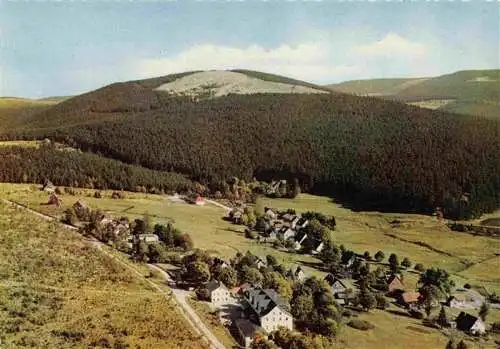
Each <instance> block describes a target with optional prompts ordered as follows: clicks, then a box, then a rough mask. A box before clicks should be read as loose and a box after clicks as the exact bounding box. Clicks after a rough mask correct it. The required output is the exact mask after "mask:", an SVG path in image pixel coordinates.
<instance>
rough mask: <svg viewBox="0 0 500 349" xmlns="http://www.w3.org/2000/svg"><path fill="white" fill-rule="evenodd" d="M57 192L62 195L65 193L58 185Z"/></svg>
mask: <svg viewBox="0 0 500 349" xmlns="http://www.w3.org/2000/svg"><path fill="white" fill-rule="evenodd" d="M55 193H56V194H57V195H62V194H63V191H62V190H61V188H59V187H57V188H56V190H55Z"/></svg>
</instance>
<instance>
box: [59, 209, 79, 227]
mask: <svg viewBox="0 0 500 349" xmlns="http://www.w3.org/2000/svg"><path fill="white" fill-rule="evenodd" d="M61 221H62V222H63V223H65V224H69V225H74V224H75V223H76V221H77V219H76V214H75V210H73V208H71V207H70V208H68V209H66V210H65V211H64V212H63V218H62V219H61Z"/></svg>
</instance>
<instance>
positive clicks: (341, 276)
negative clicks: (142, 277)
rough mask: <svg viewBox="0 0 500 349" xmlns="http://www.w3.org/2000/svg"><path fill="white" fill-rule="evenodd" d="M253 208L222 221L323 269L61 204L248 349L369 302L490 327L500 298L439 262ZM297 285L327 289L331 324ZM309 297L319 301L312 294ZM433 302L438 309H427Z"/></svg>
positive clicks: (450, 322)
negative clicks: (199, 245)
mask: <svg viewBox="0 0 500 349" xmlns="http://www.w3.org/2000/svg"><path fill="white" fill-rule="evenodd" d="M42 190H44V191H45V192H47V193H48V197H49V199H48V202H47V204H48V205H56V206H59V205H61V198H60V196H59V195H58V194H57V190H58V188H56V187H54V186H53V185H52V184H51V183H46V184H45V185H44V186H43V187H42ZM96 193H97V192H96ZM95 195H99V194H95ZM120 195H121V194H120V193H119V192H113V194H112V198H113V199H116V200H119V199H120ZM172 200H178V201H179V202H185V203H187V204H192V205H200V206H203V205H205V203H206V202H205V198H203V197H202V196H200V195H194V194H193V195H188V196H180V195H174V196H173V197H172ZM258 206H259V204H256V205H253V206H250V205H242V204H240V205H238V206H236V207H234V208H232V209H231V210H230V211H228V212H227V215H226V216H225V217H224V219H226V220H228V221H230V222H232V223H233V224H236V225H244V226H245V236H246V237H247V238H248V239H250V240H254V241H255V243H257V244H269V245H271V246H273V248H276V249H279V250H282V251H287V253H298V254H309V255H312V256H314V257H316V258H317V259H318V260H320V261H321V263H319V265H318V266H317V268H318V269H319V270H321V271H322V272H323V273H324V277H322V278H318V277H317V276H316V275H315V276H312V275H308V274H306V272H305V271H304V270H303V268H301V267H300V266H296V267H293V268H286V267H285V266H283V265H281V264H279V263H278V261H277V260H276V258H274V257H273V256H272V255H267V256H257V255H253V254H252V253H250V252H247V253H246V254H242V253H237V254H236V255H235V256H234V258H231V259H227V258H222V257H220V256H214V255H210V254H208V253H206V252H204V251H203V250H198V249H193V242H192V241H191V238H190V237H189V235H188V234H185V233H182V232H180V231H179V230H178V229H176V228H175V227H173V226H172V225H170V224H168V225H166V226H164V225H161V224H156V225H154V227H153V228H152V229H151V225H152V224H151V222H147V221H146V218H145V219H135V221H133V222H129V220H128V219H127V218H125V217H120V218H116V217H110V216H109V215H105V214H102V213H101V212H98V211H93V210H92V209H91V208H90V207H89V206H88V205H87V204H86V203H85V202H84V201H82V200H78V201H76V202H75V203H74V204H73V205H72V208H71V209H68V210H66V211H65V213H64V216H63V219H62V220H63V222H64V223H67V224H71V225H76V226H80V228H81V232H82V233H83V234H85V235H88V236H93V237H95V238H97V239H98V240H99V241H101V242H105V243H108V244H109V245H110V246H113V247H114V248H116V249H117V250H119V251H122V252H124V253H127V254H128V255H130V256H131V258H132V259H133V260H134V261H136V262H148V263H156V264H157V265H160V266H161V265H170V266H171V268H169V269H167V271H168V273H169V274H170V275H171V277H172V280H173V282H172V283H170V284H169V286H170V287H172V288H179V289H184V290H188V291H192V292H194V294H195V295H196V298H197V299H198V301H201V302H208V304H209V305H210V308H211V309H212V311H213V312H214V313H215V314H217V317H218V319H219V321H220V324H221V325H222V326H225V327H227V328H228V330H229V332H230V333H231V334H232V335H233V336H234V337H235V339H236V340H237V342H238V343H240V345H242V346H243V347H245V348H251V347H252V343H254V342H255V341H269V343H271V344H269V345H272V342H274V343H275V344H277V343H276V342H279V341H280V340H281V339H276V333H277V331H285V330H284V329H286V331H289V332H287V333H288V335H290V336H292V334H294V333H295V335H294V336H296V338H301V337H300V336H306V335H307V333H309V334H310V333H316V334H317V335H322V336H324V337H325V338H327V339H333V338H334V337H335V334H336V331H338V328H340V326H341V325H344V324H346V325H347V326H350V327H353V328H358V329H360V330H369V329H370V326H371V324H369V323H363V321H362V320H357V319H356V317H357V314H358V312H360V311H361V312H363V311H365V312H366V311H370V310H371V309H379V310H384V311H390V312H394V313H400V314H404V313H406V314H407V315H408V316H410V317H413V318H415V319H419V320H422V323H423V324H425V325H426V326H429V327H434V328H438V329H440V330H442V331H443V333H446V334H447V335H450V334H451V333H453V332H452V331H460V332H461V333H463V334H465V335H467V336H473V337H481V336H485V335H487V333H488V331H489V330H494V331H495V330H497V329H496V327H495V326H497V324H494V325H493V327H492V328H491V329H488V328H487V325H486V323H485V319H486V317H487V316H488V311H489V309H490V307H493V308H498V307H499V306H500V304H498V297H496V298H494V297H493V298H491V297H490V299H487V298H486V297H484V296H482V295H481V294H479V293H478V292H477V291H475V290H473V289H471V287H470V285H467V284H466V285H461V286H459V287H457V286H456V285H455V284H454V283H453V281H452V280H451V279H450V275H449V274H448V273H447V272H446V271H445V270H442V269H439V268H432V267H430V268H425V267H424V266H423V265H422V264H421V263H415V264H413V263H412V262H411V261H410V260H409V259H408V258H404V259H403V260H402V261H400V260H399V257H398V256H397V255H395V254H390V255H389V256H388V258H386V257H387V256H386V254H385V253H384V252H383V251H379V252H377V253H376V254H375V255H374V256H371V255H370V254H369V253H367V252H365V253H357V252H355V251H351V250H348V249H346V248H344V246H342V245H340V246H337V245H336V244H335V243H334V240H335V227H336V220H335V217H327V216H325V215H323V214H321V213H318V212H312V211H309V212H304V213H303V214H297V213H296V212H295V210H293V209H288V210H282V211H280V210H276V209H273V208H270V207H262V208H260V207H258ZM258 210H260V211H261V212H258ZM407 273H411V274H415V275H418V276H419V279H418V283H417V284H408V283H405V277H404V275H405V274H407ZM303 288H305V289H307V288H310V289H312V290H314V292H319V293H320V294H323V295H324V299H323V303H321V304H322V306H323V307H329V306H331V307H332V309H334V310H333V311H331V313H329V314H326V315H325V314H323V315H321V316H323V317H324V318H323V320H324V321H326V320H328V319H330V320H331V319H334V322H335V326H332V327H331V328H330V329H328V326H327V325H325V327H324V328H321V329H320V328H317V327H314V326H313V324H311V323H309V322H308V320H307V319H308V318H309V319H311V318H316V319H317V316H319V315H318V314H316V313H315V311H316V310H306V309H303V308H302V307H301V306H300V304H301V303H300V302H298V300H300V299H301V298H300V297H304V296H305V294H307V293H304V294H300V293H299V291H298V290H301V289H303ZM310 301H311V302H312V303H313V304H316V303H315V300H314V299H312V298H311V299H310ZM436 309H439V315H438V316H434V317H431V314H432V313H433V311H434V310H436ZM325 324H326V322H325ZM497 327H498V326H497ZM325 328H326V329H327V330H325ZM280 333H281V332H280ZM282 335H283V333H281V334H280V336H282ZM292 337H293V336H292ZM279 338H281V337H279ZM304 338H305V337H304ZM450 338H451V337H450ZM303 340H304V341H305V339H303ZM270 347H272V346H270Z"/></svg>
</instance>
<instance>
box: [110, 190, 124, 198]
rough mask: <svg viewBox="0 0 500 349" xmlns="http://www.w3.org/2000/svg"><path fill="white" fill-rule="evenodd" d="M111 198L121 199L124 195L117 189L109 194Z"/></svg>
mask: <svg viewBox="0 0 500 349" xmlns="http://www.w3.org/2000/svg"><path fill="white" fill-rule="evenodd" d="M111 198H112V199H123V198H124V195H123V193H121V192H119V191H114V192H113V194H111Z"/></svg>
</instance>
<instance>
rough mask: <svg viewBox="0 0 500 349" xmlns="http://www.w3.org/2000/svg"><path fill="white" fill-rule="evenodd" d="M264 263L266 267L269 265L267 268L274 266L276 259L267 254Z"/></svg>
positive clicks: (276, 262)
mask: <svg viewBox="0 0 500 349" xmlns="http://www.w3.org/2000/svg"><path fill="white" fill-rule="evenodd" d="M266 261H267V265H269V266H275V265H277V264H278V260H277V259H276V257H274V256H273V255H270V254H268V255H267V256H266Z"/></svg>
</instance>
